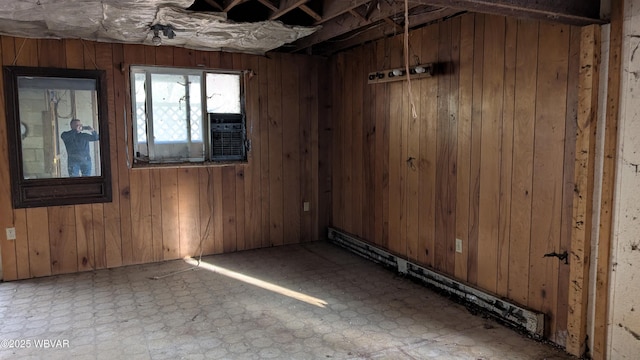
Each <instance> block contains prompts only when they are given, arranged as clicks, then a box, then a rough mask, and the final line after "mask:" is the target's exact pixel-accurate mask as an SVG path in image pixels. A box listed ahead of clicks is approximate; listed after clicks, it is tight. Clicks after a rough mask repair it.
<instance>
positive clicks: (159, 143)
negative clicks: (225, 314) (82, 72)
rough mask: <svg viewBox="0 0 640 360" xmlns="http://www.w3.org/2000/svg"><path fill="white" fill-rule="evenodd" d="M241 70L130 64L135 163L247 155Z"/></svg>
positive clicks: (179, 161)
mask: <svg viewBox="0 0 640 360" xmlns="http://www.w3.org/2000/svg"><path fill="white" fill-rule="evenodd" d="M241 80H242V73H241V72H231V71H229V72H218V71H209V70H206V71H203V70H201V69H181V68H180V69H179V68H163V67H144V66H132V67H131V92H132V100H133V101H132V105H133V114H134V134H135V136H134V147H135V149H134V151H135V162H136V163H138V164H141V163H185V162H195V163H198V162H207V161H213V162H216V161H243V160H246V151H247V150H246V148H247V142H246V129H245V115H244V93H243V91H244V89H243V86H242V81H241Z"/></svg>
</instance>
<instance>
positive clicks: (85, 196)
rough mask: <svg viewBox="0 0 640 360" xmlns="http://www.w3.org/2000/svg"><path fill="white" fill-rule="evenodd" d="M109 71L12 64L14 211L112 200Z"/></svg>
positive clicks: (7, 70) (7, 78) (9, 111)
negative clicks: (108, 111)
mask: <svg viewBox="0 0 640 360" xmlns="http://www.w3.org/2000/svg"><path fill="white" fill-rule="evenodd" d="M104 77H105V73H104V71H100V70H75V69H57V68H35V67H20V66H6V67H4V82H5V96H6V115H7V130H8V131H7V135H8V143H9V154H10V156H9V167H10V170H11V191H12V201H13V206H14V207H15V208H25V207H37V206H52V205H69V204H83V203H96V202H109V201H111V175H110V173H109V170H110V163H109V133H108V131H109V126H108V121H107V119H108V118H107V106H106V104H107V101H106V99H105V97H106V86H105V84H106V82H105V81H104Z"/></svg>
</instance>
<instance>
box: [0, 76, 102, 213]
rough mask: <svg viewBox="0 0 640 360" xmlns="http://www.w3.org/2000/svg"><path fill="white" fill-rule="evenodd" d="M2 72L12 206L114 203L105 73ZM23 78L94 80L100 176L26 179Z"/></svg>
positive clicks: (30, 206)
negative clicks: (22, 114)
mask: <svg viewBox="0 0 640 360" xmlns="http://www.w3.org/2000/svg"><path fill="white" fill-rule="evenodd" d="M3 73H4V90H5V114H6V120H7V121H6V123H7V142H8V143H7V145H8V149H9V170H10V175H11V195H12V196H11V197H12V204H13V207H14V208H32V207H43V206H61V205H76V204H91V203H105V202H111V201H112V189H111V162H110V160H111V159H110V152H109V118H108V112H107V104H108V100H107V86H106V72H105V71H104V70H82V69H62V68H47V67H27V66H3ZM20 77H44V78H47V77H50V78H62V79H90V80H94V81H95V84H96V87H95V91H96V101H97V104H96V107H97V109H96V110H97V115H98V131H99V134H100V140H99V141H98V146H99V150H100V175H98V176H81V177H57V178H39V179H25V177H24V169H23V154H22V149H23V136H22V132H21V124H22V121H21V116H20V97H19V90H18V78H20Z"/></svg>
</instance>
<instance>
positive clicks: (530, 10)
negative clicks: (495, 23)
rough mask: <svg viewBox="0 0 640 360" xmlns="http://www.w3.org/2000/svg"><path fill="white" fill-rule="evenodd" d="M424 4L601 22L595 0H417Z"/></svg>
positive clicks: (579, 22)
mask: <svg viewBox="0 0 640 360" xmlns="http://www.w3.org/2000/svg"><path fill="white" fill-rule="evenodd" d="M421 2H422V4H424V5H432V6H438V7H447V8H452V9H459V10H466V11H474V12H479V13H488V14H497V15H507V16H516V17H525V18H534V19H540V20H550V21H556V22H561V23H565V24H571V25H588V24H594V23H599V24H602V23H605V21H603V20H601V19H600V18H599V16H600V1H599V0H564V1H554V0H537V1H527V0H421Z"/></svg>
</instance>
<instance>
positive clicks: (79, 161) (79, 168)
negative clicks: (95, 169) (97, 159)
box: [60, 119, 98, 176]
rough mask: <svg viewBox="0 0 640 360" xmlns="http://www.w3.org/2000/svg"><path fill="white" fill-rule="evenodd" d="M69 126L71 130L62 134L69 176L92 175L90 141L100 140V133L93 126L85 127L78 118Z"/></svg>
mask: <svg viewBox="0 0 640 360" xmlns="http://www.w3.org/2000/svg"><path fill="white" fill-rule="evenodd" d="M69 126H71V130H69V131H65V132H63V133H62V134H61V135H60V137H61V138H62V140H63V141H64V146H65V147H66V148H67V167H68V169H69V176H91V154H90V153H89V142H91V141H98V133H97V132H96V131H95V130H94V129H93V128H92V127H91V126H84V127H83V126H82V122H80V120H78V119H73V120H71V122H70V123H69ZM85 130H86V131H89V132H90V133H87V132H85ZM81 173H82V174H81Z"/></svg>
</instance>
